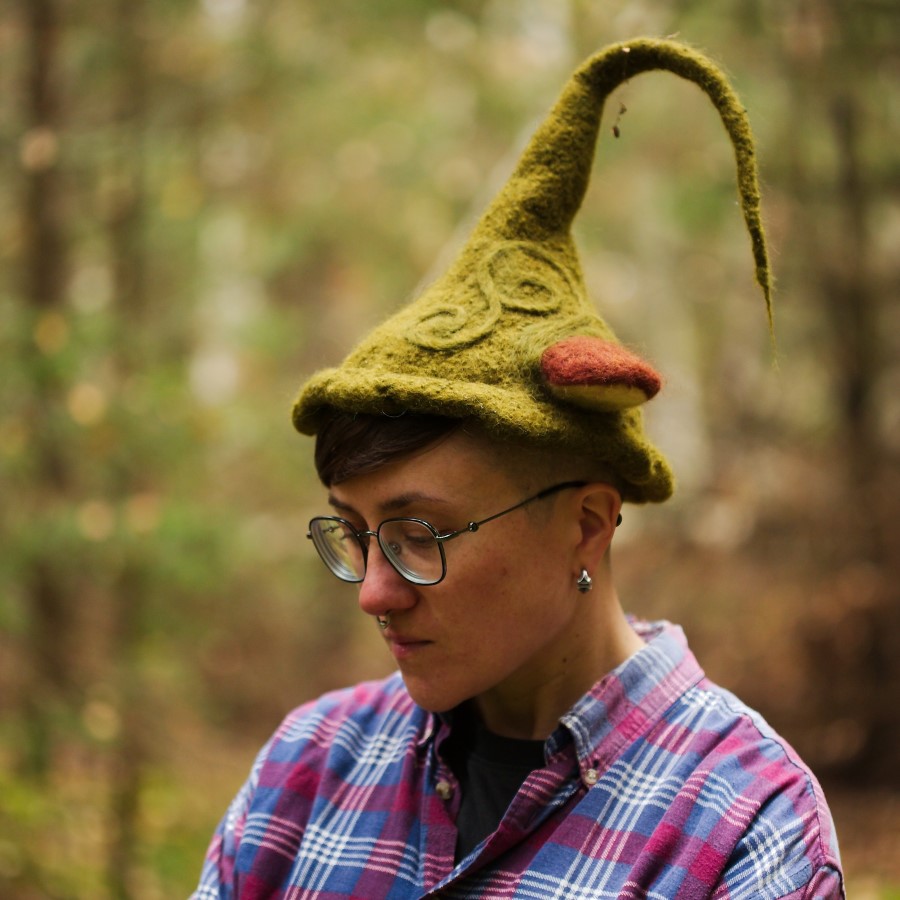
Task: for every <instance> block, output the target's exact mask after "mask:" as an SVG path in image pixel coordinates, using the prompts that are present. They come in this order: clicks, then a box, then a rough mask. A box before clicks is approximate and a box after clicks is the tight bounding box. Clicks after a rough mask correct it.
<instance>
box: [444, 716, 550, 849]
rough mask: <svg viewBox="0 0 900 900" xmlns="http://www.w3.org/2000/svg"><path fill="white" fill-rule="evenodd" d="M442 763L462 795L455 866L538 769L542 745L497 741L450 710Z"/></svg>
mask: <svg viewBox="0 0 900 900" xmlns="http://www.w3.org/2000/svg"><path fill="white" fill-rule="evenodd" d="M446 759H447V762H448V764H449V766H450V768H451V769H452V770H453V774H454V775H456V778H457V780H458V781H459V784H460V790H461V792H462V800H461V801H460V807H459V815H458V816H457V819H456V827H457V830H458V832H459V837H458V838H457V842H456V859H457V861H458V860H460V859H462V858H463V857H464V856H466V855H467V854H468V853H469V852H470V851H471V850H473V849H474V848H475V847H476V846H477V845H478V844H479V843H480V842H481V841H482V840H483V839H484V838H485V837H487V835H489V834H491V833H492V832H493V831H496V829H497V826H498V825H499V824H500V820H501V819H502V818H503V814H504V813H505V812H506V810H507V808H508V807H509V804H510V803H511V802H512V799H513V797H515V795H516V793H517V792H518V790H519V788H520V787H521V786H522V783H523V782H524V781H525V779H526V778H527V777H528V776H529V775H530V774H531V773H532V772H533V771H534V770H535V769H540V768H541V767H543V765H544V742H543V741H531V740H523V739H521V738H508V737H502V736H501V735H499V734H494V733H493V732H490V731H488V730H487V729H486V728H485V727H484V726H483V725H482V724H481V723H480V722H479V721H478V720H477V719H476V718H475V717H474V715H473V714H472V713H471V712H470V711H468V710H466V709H460V710H456V711H455V713H454V716H453V732H452V736H451V738H450V741H449V742H448V747H447V755H446Z"/></svg>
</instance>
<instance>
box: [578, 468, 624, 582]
mask: <svg viewBox="0 0 900 900" xmlns="http://www.w3.org/2000/svg"><path fill="white" fill-rule="evenodd" d="M576 500H577V502H578V504H579V507H578V524H579V528H580V538H581V539H580V542H579V544H578V548H577V549H578V555H579V560H580V565H582V566H584V567H585V568H589V569H590V570H591V571H593V570H594V569H595V568H596V567H597V565H598V564H599V562H600V560H601V559H603V557H604V556H605V555H606V552H607V550H608V549H609V545H610V544H611V543H612V539H613V535H614V534H615V533H616V526H617V524H618V521H619V512H620V510H621V509H622V497H621V495H620V494H619V492H618V491H617V490H616V489H615V488H614V487H613V486H612V485H611V484H607V483H606V482H603V481H594V482H591V483H590V484H587V485H585V486H584V487H583V488H581V489H580V490H579V491H577V492H576Z"/></svg>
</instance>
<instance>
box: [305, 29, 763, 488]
mask: <svg viewBox="0 0 900 900" xmlns="http://www.w3.org/2000/svg"><path fill="white" fill-rule="evenodd" d="M653 69H665V70H668V71H670V72H673V73H674V74H676V75H678V76H680V77H682V78H685V79H687V80H689V81H693V82H694V83H696V84H697V85H699V86H700V88H702V89H703V91H704V92H705V93H706V94H707V95H708V97H709V98H710V100H711V101H712V103H713V104H714V106H715V107H716V109H717V110H718V112H719V115H720V116H721V119H722V122H723V123H724V125H725V129H726V131H727V133H728V136H729V138H730V139H731V142H732V145H733V147H734V152H735V158H736V162H737V181H738V190H739V195H740V202H741V206H742V208H743V212H744V218H745V222H746V226H747V229H748V231H749V233H750V238H751V243H752V248H753V255H754V259H755V263H756V276H757V280H758V281H759V283H760V285H761V287H762V289H763V292H764V295H765V300H766V308H767V310H768V312H769V321H770V326H771V299H770V294H771V282H770V275H769V265H768V259H767V251H766V244H765V237H764V234H763V229H762V225H761V222H760V216H759V188H758V183H757V174H756V162H755V155H754V148H753V139H752V135H751V133H750V127H749V124H748V122H747V117H746V113H745V112H744V110H743V108H742V107H741V104H740V102H739V100H738V98H737V96H736V95H735V93H734V92H733V91H732V89H731V87H730V86H729V84H728V82H727V80H726V79H725V77H724V75H723V74H722V73H721V72H720V70H719V69H718V68H717V67H716V66H715V65H714V64H713V63H712V62H711V61H710V60H708V59H707V58H705V57H704V56H702V55H701V54H699V53H697V52H696V51H694V50H692V49H690V48H688V47H686V46H684V45H682V44H680V43H676V42H673V41H667V40H652V39H639V40H634V41H629V42H627V43H621V44H616V45H613V46H610V47H608V48H606V49H605V50H603V51H601V52H600V53H598V54H596V55H595V56H592V57H591V58H590V59H588V60H587V61H586V62H585V63H584V64H583V65H582V66H581V67H580V68H579V69H578V70H577V71H576V72H575V73H574V75H573V76H572V77H571V78H570V80H569V82H568V84H567V85H566V86H565V89H564V90H563V92H562V95H561V96H560V98H559V100H558V101H557V102H556V105H555V106H554V107H553V109H552V110H551V112H550V115H549V116H548V117H547V119H546V120H545V121H544V122H543V124H542V125H541V126H540V127H539V128H538V130H537V131H536V133H535V134H534V136H533V137H532V139H531V141H530V142H529V144H528V146H527V147H526V149H525V151H524V153H523V155H522V157H521V159H520V160H519V163H518V165H517V167H516V169H515V171H514V172H513V174H512V176H511V177H510V179H509V181H508V182H507V183H506V185H505V186H504V187H503V189H502V190H501V191H500V193H499V194H498V195H497V196H496V197H495V198H494V200H493V202H492V203H491V204H490V206H489V207H488V209H487V211H486V212H485V213H484V215H483V216H482V217H481V219H480V220H479V222H478V224H477V225H476V227H475V229H474V231H473V232H472V235H471V236H470V238H469V240H468V242H467V243H466V245H465V247H464V248H463V250H462V251H461V252H460V254H459V256H458V258H457V259H456V261H455V262H454V263H453V264H452V265H451V266H450V268H449V270H448V271H447V272H446V273H445V274H444V275H443V276H442V277H440V278H439V279H438V280H437V281H435V282H434V283H433V284H431V285H430V286H429V287H428V288H427V289H426V290H425V291H424V293H422V294H421V295H420V296H419V297H417V298H416V299H414V300H413V301H412V302H411V303H410V304H409V305H407V306H406V307H405V308H403V309H401V310H400V311H399V312H398V313H396V314H395V315H393V316H392V317H391V318H389V319H388V320H387V321H385V322H384V323H383V324H381V325H380V326H379V327H377V328H376V329H375V330H374V331H372V332H371V333H370V334H369V336H368V337H366V338H365V339H364V340H363V341H362V342H361V343H360V344H359V346H358V347H357V348H356V349H355V350H353V352H351V353H350V355H349V356H348V357H347V358H346V359H345V360H344V362H343V363H342V364H341V365H340V366H339V367H338V368H332V369H324V370H322V371H320V372H317V373H315V374H314V375H313V376H312V377H311V378H310V379H309V380H308V381H307V382H306V384H305V385H304V386H303V388H302V390H301V392H300V395H299V397H298V399H297V402H296V404H295V406H294V411H293V419H294V424H295V426H296V428H297V429H298V430H299V431H300V432H302V433H304V434H315V433H316V432H317V430H318V429H319V428H320V427H321V425H322V424H323V423H324V422H325V421H326V420H327V417H328V416H329V415H330V414H331V413H332V412H333V411H335V410H339V411H343V412H350V413H374V414H378V413H384V414H387V415H391V416H396V415H399V414H401V413H403V412H415V413H430V414H438V415H445V416H451V417H455V418H463V419H475V420H477V421H478V422H480V423H481V425H482V427H483V428H485V429H486V430H487V431H488V432H489V433H491V434H494V435H496V436H497V437H498V438H502V439H506V440H510V439H511V440H521V441H523V442H528V443H531V444H536V445H543V446H549V447H551V448H552V447H558V448H560V449H568V450H571V451H575V452H577V453H580V454H587V455H589V456H591V457H593V458H595V459H597V460H598V461H600V462H602V463H603V464H605V466H606V467H607V468H608V469H611V470H612V471H613V472H614V473H615V474H616V475H617V476H618V478H619V480H620V482H621V485H622V487H623V499H625V500H630V501H633V502H646V501H662V500H665V499H666V498H667V497H669V496H670V494H671V493H672V473H671V470H670V468H669V465H668V463H667V462H666V460H665V459H664V458H663V456H662V455H661V454H660V452H659V451H658V450H657V449H656V448H655V447H653V446H652V445H651V444H650V443H649V441H648V440H647V438H646V436H645V434H644V429H643V423H642V413H641V409H640V406H641V404H643V403H644V402H646V401H647V400H649V399H650V398H651V397H652V396H653V395H654V394H655V393H656V392H657V391H658V390H659V387H660V379H659V376H658V375H657V374H656V372H655V371H654V370H653V368H652V367H651V366H650V365H649V364H647V363H646V362H644V361H643V360H641V359H640V358H639V357H637V356H636V355H635V354H634V353H632V352H631V351H629V350H628V349H626V348H625V347H623V346H622V345H621V344H620V343H619V342H618V341H617V340H616V338H615V336H614V335H613V333H612V331H611V330H610V328H609V327H608V326H607V325H606V323H605V322H604V321H603V319H601V318H600V316H599V315H598V314H597V312H596V310H595V309H594V307H593V305H592V304H591V302H590V301H589V299H588V297H587V294H586V291H585V287H584V279H583V276H582V271H581V265H580V263H579V261H578V255H577V253H576V250H575V245H574V243H573V241H572V236H571V226H572V220H573V219H574V217H575V214H576V213H577V212H578V209H579V207H580V206H581V203H582V200H583V199H584V195H585V191H586V189H587V185H588V181H589V178H590V172H591V168H592V165H593V158H594V150H595V146H596V142H597V135H598V131H599V125H600V119H601V115H602V112H603V105H604V102H605V100H606V98H607V97H608V96H609V94H610V93H611V92H612V91H613V90H614V89H615V88H616V87H617V86H618V85H619V84H621V83H623V82H625V81H627V80H628V79H629V78H632V77H633V76H635V75H638V74H640V73H642V72H646V71H650V70H653Z"/></svg>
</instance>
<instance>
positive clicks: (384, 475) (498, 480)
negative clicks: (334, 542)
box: [330, 432, 592, 712]
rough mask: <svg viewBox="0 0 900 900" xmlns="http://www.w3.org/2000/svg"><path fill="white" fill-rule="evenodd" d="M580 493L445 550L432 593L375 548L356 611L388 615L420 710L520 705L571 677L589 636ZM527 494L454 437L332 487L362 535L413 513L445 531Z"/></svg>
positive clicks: (392, 642)
mask: <svg viewBox="0 0 900 900" xmlns="http://www.w3.org/2000/svg"><path fill="white" fill-rule="evenodd" d="M548 486H549V484H546V485H545V484H538V485H535V486H534V491H532V492H531V493H536V492H537V491H538V490H541V489H543V488H545V487H548ZM577 493H578V492H577V491H562V492H560V493H559V494H554V495H552V496H550V497H548V498H546V499H543V500H539V501H537V502H536V503H534V504H531V505H530V506H528V507H526V508H523V509H519V510H516V511H514V512H511V513H510V514H509V515H506V516H504V517H502V518H500V519H497V520H496V521H493V522H489V523H487V524H485V525H483V526H482V527H481V528H480V529H479V530H478V531H477V532H474V533H466V534H463V535H461V536H460V537H458V538H455V539H454V540H452V541H449V542H447V543H446V544H445V551H446V557H447V575H446V577H445V578H444V580H443V581H441V582H440V583H439V584H436V585H431V586H427V587H422V586H418V585H414V584H411V583H409V582H408V581H405V580H404V579H403V578H402V577H401V576H400V575H399V574H398V573H397V572H396V571H395V570H394V568H393V567H392V566H391V565H390V564H389V563H388V562H387V560H386V559H385V558H384V556H383V555H382V553H381V550H380V549H379V548H378V544H377V542H376V541H374V540H373V541H372V542H371V544H370V550H369V557H368V568H367V571H366V576H365V579H364V581H363V582H362V584H361V585H360V586H359V604H360V607H361V608H362V610H363V611H364V612H366V613H368V614H369V615H371V616H384V615H387V614H388V613H390V624H389V626H388V627H387V628H386V629H385V631H384V639H385V641H386V642H387V644H388V647H389V649H390V651H391V653H392V654H393V655H394V657H395V659H396V661H397V664H398V666H399V668H400V671H401V672H402V674H403V678H404V681H405V683H406V686H407V689H408V691H409V693H410V695H411V696H412V698H413V699H414V700H415V701H416V702H417V703H418V704H419V705H420V706H422V707H424V708H425V709H429V710H432V711H434V712H441V711H445V710H448V709H451V708H452V707H454V706H457V705H458V704H460V703H462V702H463V701H465V700H469V699H473V698H474V699H475V700H476V702H479V701H480V702H482V703H485V702H487V701H488V700H490V701H494V702H495V703H496V702H499V703H501V704H504V703H517V704H521V703H522V702H523V699H524V700H527V698H528V697H529V696H532V695H533V694H534V692H536V691H537V690H538V689H539V688H541V687H542V686H544V685H546V684H547V683H548V681H551V682H552V681H553V680H554V679H559V678H565V677H567V676H566V673H567V672H568V671H570V669H571V666H570V665H568V661H570V660H571V659H572V658H573V657H574V658H578V656H579V648H580V646H581V645H582V644H584V643H585V642H588V641H590V640H591V631H592V629H591V628H590V627H589V626H588V625H586V623H585V621H584V618H583V617H582V615H581V611H582V610H583V609H584V604H585V603H586V599H585V597H584V595H580V594H578V593H577V591H576V590H575V579H576V578H577V576H578V573H579V572H580V565H579V563H580V560H579V559H578V554H577V552H576V548H577V547H578V544H579V540H580V526H579V524H578V515H577V507H578V497H577ZM528 494H529V492H528V491H527V490H526V489H525V488H523V487H522V486H521V485H518V484H516V483H515V482H514V481H513V480H512V479H511V478H509V477H508V476H506V475H505V474H504V473H503V472H501V471H498V464H497V461H496V459H495V456H494V454H491V453H489V452H488V451H486V449H485V448H484V447H483V445H482V444H480V443H479V442H478V441H477V440H476V439H475V438H472V437H470V436H468V435H466V434H465V433H463V432H455V433H454V434H453V435H451V436H450V437H449V438H447V439H445V440H443V441H441V442H440V443H438V444H436V445H433V446H432V447H430V448H428V449H427V450H425V451H423V452H421V453H418V454H415V455H413V456H410V457H406V458H404V459H402V460H401V461H398V462H396V463H393V464H391V465H388V466H385V467H383V468H381V469H379V470H377V471H375V472H372V473H369V474H365V475H360V476H357V477H355V478H351V479H349V480H347V481H344V482H342V483H341V484H338V485H335V486H334V487H333V488H332V490H331V496H330V499H331V502H332V505H333V506H334V508H335V510H336V511H337V514H338V515H341V516H343V517H344V518H346V519H348V520H349V521H350V522H352V524H353V525H354V527H356V528H357V529H371V530H373V531H374V530H376V529H377V528H378V525H379V524H380V523H381V522H382V521H383V520H384V519H386V518H391V517H394V516H415V517H417V518H421V519H425V520H426V521H428V522H430V523H431V524H432V525H434V526H435V527H436V528H437V529H438V531H439V532H442V533H443V532H447V531H451V530H457V529H460V528H464V527H465V525H466V524H467V523H468V522H470V521H473V520H479V519H482V518H485V517H487V516H490V515H493V514H494V513H496V512H499V511H500V510H503V509H505V508H506V507H508V506H512V505H513V504H515V503H518V502H519V501H521V500H523V499H525V497H526V496H528ZM482 711H483V710H482Z"/></svg>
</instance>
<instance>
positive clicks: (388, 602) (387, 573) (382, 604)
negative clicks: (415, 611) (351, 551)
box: [359, 540, 417, 616]
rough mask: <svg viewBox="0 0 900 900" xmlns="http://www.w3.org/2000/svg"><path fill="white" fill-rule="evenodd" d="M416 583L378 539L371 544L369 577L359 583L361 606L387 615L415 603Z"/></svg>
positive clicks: (371, 611)
mask: <svg viewBox="0 0 900 900" xmlns="http://www.w3.org/2000/svg"><path fill="white" fill-rule="evenodd" d="M416 600H417V594H416V587H415V585H413V584H411V583H410V582H408V581H407V580H406V579H405V578H404V577H403V576H402V575H401V574H400V573H399V572H398V571H397V570H396V569H395V568H394V567H393V566H392V565H391V564H390V563H389V562H388V561H387V559H386V557H385V555H384V553H382V552H381V547H379V546H378V542H377V541H374V540H373V541H372V542H371V544H370V545H369V557H368V560H367V561H366V577H365V578H364V579H363V580H362V583H361V584H360V585H359V608H360V609H361V610H362V611H363V612H364V613H366V614H367V615H370V616H386V615H387V614H388V613H389V612H391V613H397V612H399V611H400V610H403V609H409V608H410V607H412V606H415V604H416Z"/></svg>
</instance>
